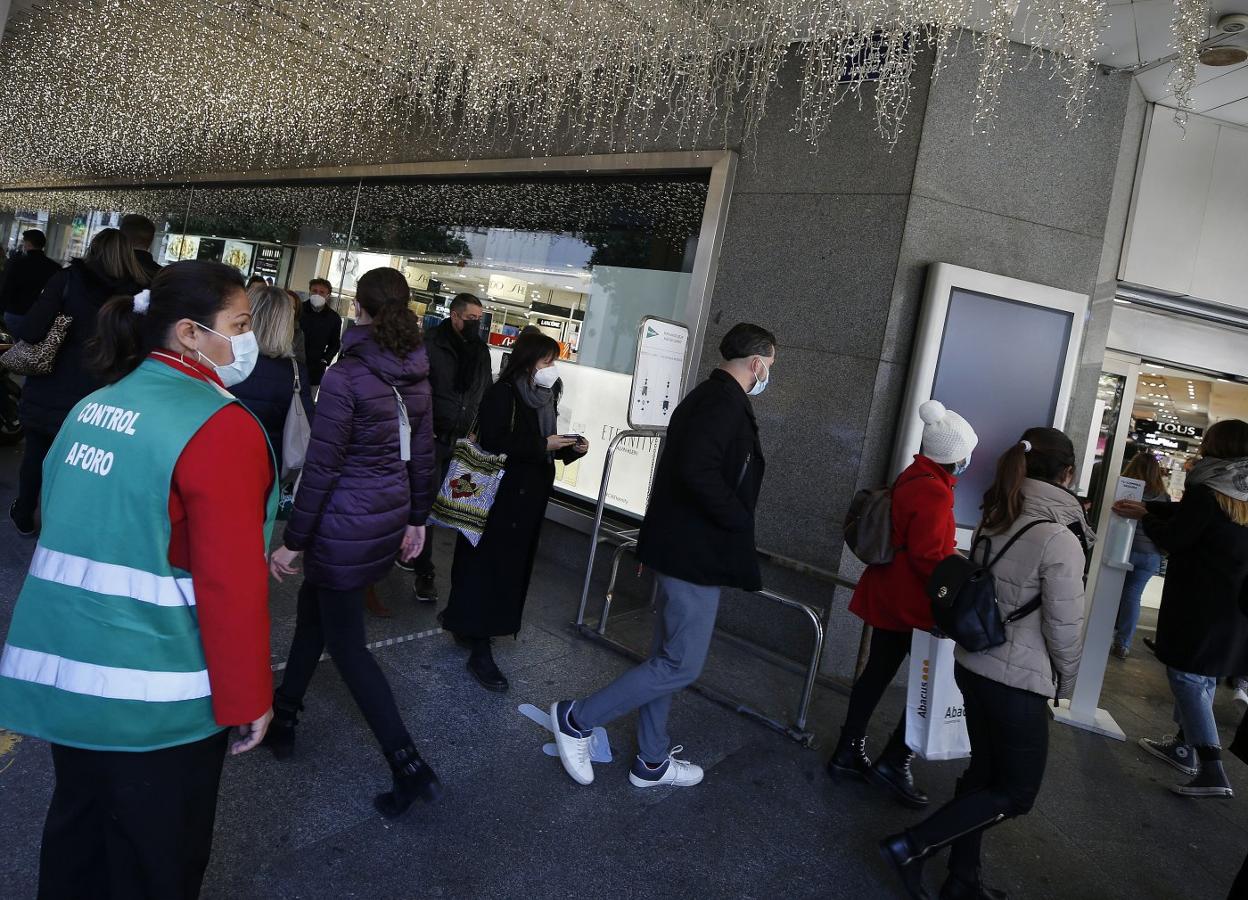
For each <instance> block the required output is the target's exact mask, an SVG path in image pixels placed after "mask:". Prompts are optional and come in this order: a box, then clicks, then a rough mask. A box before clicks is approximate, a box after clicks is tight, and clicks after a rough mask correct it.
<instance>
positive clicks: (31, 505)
mask: <svg viewBox="0 0 1248 900" xmlns="http://www.w3.org/2000/svg"><path fill="white" fill-rule="evenodd" d="M148 281H149V278H148V275H147V272H146V271H144V269H143V267H142V266H141V265H140V264H139V261H138V259H136V258H135V255H134V250H133V249H132V248H131V246H130V242H129V241H128V240H127V239H126V238H125V237H124V236H123V235H122V233H121V232H120V231H118V230H117V229H116V228H105V229H104V230H103V231H101V232H100V233H99V234H97V235H96V236H95V237H94V238H93V239H92V241H91V245H90V246H89V247H88V248H87V255H86V256H85V257H83V258H82V259H76V260H74V261H73V262H72V263H70V264H69V267H68V268H66V269H62V270H61V271H59V272H57V273H56V274H55V275H53V276H52V278H51V279H50V280H49V281H48V283H47V285H46V286H45V287H44V289H43V293H42V294H40V296H39V299H38V300H36V301H35V303H34V305H33V306H31V308H30V311H29V312H28V313H27V314H26V317H25V318H24V319H23V320H22V323H21V325H20V326H19V327H18V329H17V333H16V334H15V337H18V338H20V339H21V340H23V341H27V342H28V343H31V344H38V343H40V342H41V341H43V340H44V339H45V338H46V337H47V336H48V332H49V331H51V329H52V325H53V323H54V322H55V321H56V317H57V316H59V315H66V316H69V317H70V318H71V319H72V321H71V323H70V326H69V331H68V332H67V333H66V335H65V342H64V343H63V344H61V347H60V350H58V351H57V354H56V362H55V364H54V365H53V367H52V371H51V372H49V373H48V374H47V375H31V376H30V377H29V378H27V379H26V386H25V387H24V388H23V389H22V399H21V401H20V403H19V406H18V412H19V414H20V416H21V420H22V424H23V425H25V426H26V449H25V453H24V454H23V456H22V467H21V470H20V472H19V474H18V487H17V498H16V499H15V500H14V501H13V505H12V506H11V507H9V518H10V519H12V520H13V524H14V525H15V526H17V530H18V532H19V533H20V534H22V535H23V536H26V537H29V536H30V535H33V534H34V533H35V510H36V509H37V508H38V507H39V488H40V486H41V485H42V483H43V458H44V456H45V455H46V454H47V452H48V447H50V446H51V445H52V440H53V438H55V437H56V433H57V431H59V430H60V428H61V422H63V421H64V420H65V416H66V414H67V413H68V412H69V410H70V407H72V406H73V405H74V404H76V403H77V402H78V401H79V400H81V399H82V398H83V397H85V396H87V394H89V393H91V392H92V391H94V390H95V389H96V388H98V387H100V386H101V382H100V379H99V378H98V377H97V376H96V374H95V373H94V372H93V371H91V369H90V367H89V366H88V365H87V358H86V347H87V342H88V341H90V340H91V338H92V337H94V336H95V327H96V317H97V316H98V315H99V312H100V308H101V307H102V306H103V305H104V304H105V303H106V302H107V301H108V299H109V298H110V297H113V296H116V295H118V294H124V295H127V296H129V295H132V294H135V293H137V292H138V291H139V290H140V289H142V288H143V287H145V286H146V285H147V283H148Z"/></svg>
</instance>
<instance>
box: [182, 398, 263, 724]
mask: <svg viewBox="0 0 1248 900" xmlns="http://www.w3.org/2000/svg"><path fill="white" fill-rule="evenodd" d="M272 485H273V466H272V463H271V462H270V459H269V449H268V444H267V443H266V441H265V437H264V433H263V432H262V431H261V430H260V426H259V425H258V424H257V423H256V420H255V419H254V418H253V417H252V416H251V414H250V413H248V412H247V411H246V410H245V409H243V408H242V407H241V406H239V405H237V404H230V405H229V406H227V407H225V408H224V409H222V410H221V411H220V412H218V413H217V414H216V415H214V416H213V417H212V418H211V419H209V420H208V421H207V422H206V423H205V424H204V426H203V427H202V428H201V429H200V430H199V432H198V433H197V434H196V435H195V437H193V438H192V439H191V441H190V442H189V443H188V444H187V445H186V447H185V449H183V451H182V456H181V457H179V459H178V464H177V466H176V467H175V469H174V472H173V492H174V494H175V496H174V497H171V498H170V504H171V505H174V504H175V503H178V502H180V503H181V505H182V507H183V510H184V512H185V516H186V524H185V535H186V540H185V543H184V544H183V547H184V548H185V553H186V554H187V562H186V564H185V567H186V568H187V569H188V570H189V571H190V573H191V582H192V584H193V585H194V587H195V603H196V609H197V613H198V616H199V631H200V639H201V640H202V641H203V645H204V657H205V658H206V660H207V663H208V680H209V683H210V684H211V685H212V709H213V714H214V715H215V716H216V720H217V723H218V724H219V725H242V724H244V723H247V722H253V721H255V720H256V719H258V718H260V716H262V715H264V712H265V710H267V709H268V708H269V706H270V705H271V704H272V702H273V676H272V672H271V670H270V657H269V573H268V565H267V562H266V557H267V551H268V548H267V547H266V546H265V543H264V516H265V505H266V502H267V500H268V495H269V491H270V490H271V488H272ZM171 549H172V548H171ZM172 556H173V553H172V552H171V557H172Z"/></svg>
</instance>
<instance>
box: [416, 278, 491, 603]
mask: <svg viewBox="0 0 1248 900" xmlns="http://www.w3.org/2000/svg"><path fill="white" fill-rule="evenodd" d="M482 315H483V310H482V307H481V301H480V300H479V299H477V298H476V297H475V296H473V295H472V294H456V295H455V298H454V299H452V300H451V314H450V316H449V317H447V318H446V319H444V320H443V321H442V324H440V325H439V326H438V327H437V328H435V329H433V331H432V332H430V334H429V336H428V338H427V339H426V341H425V348H426V349H427V350H428V351H429V383H430V386H431V387H432V388H433V434H434V450H435V452H436V453H437V464H438V465H437V470H436V472H437V482H438V486H439V487H440V486H441V484H442V480H443V479H444V478H446V472H447V469H448V468H449V467H450V464H451V454H452V453H453V452H454V450H455V442H456V441H458V440H459V439H460V438H462V437H464V436H465V435H467V434H468V432H469V430H470V429H471V428H472V425H473V422H474V421H475V420H476V418H477V408H478V407H479V406H480V405H481V397H482V395H483V394H484V393H485V389H486V388H487V387H489V386H490V383H491V366H490V351H489V348H488V346H487V345H486V343H485V340H484V337H485V336H484V335H482V334H481V318H482ZM396 565H398V566H399V567H400V568H403V569H408V570H409V571H412V572H415V573H416V583H415V585H414V587H413V591H414V593H415V595H416V598H417V599H418V600H420V601H421V602H422V603H436V602H437V601H438V588H437V582H436V580H435V577H434V575H435V573H434V566H433V541H432V540H428V541H425V546H424V549H423V550H422V551H421V553H420V555H419V556H417V557H416V558H415V559H413V560H412V561H411V562H410V563H402V562H396Z"/></svg>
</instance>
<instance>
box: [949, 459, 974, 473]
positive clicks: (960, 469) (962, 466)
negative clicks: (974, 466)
mask: <svg viewBox="0 0 1248 900" xmlns="http://www.w3.org/2000/svg"><path fill="white" fill-rule="evenodd" d="M970 467H971V458H970V457H969V456H968V457H967V458H966V459H964V460H962V462H960V463H958V464H957V465H956V466H954V467H953V475H954V477H955V478H961V477H962V476H963V475H965V474H966V470H967V469H969V468H970Z"/></svg>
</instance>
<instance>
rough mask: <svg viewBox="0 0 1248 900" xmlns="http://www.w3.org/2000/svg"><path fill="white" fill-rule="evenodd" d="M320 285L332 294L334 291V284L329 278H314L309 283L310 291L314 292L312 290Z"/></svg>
mask: <svg viewBox="0 0 1248 900" xmlns="http://www.w3.org/2000/svg"><path fill="white" fill-rule="evenodd" d="M318 285H319V286H320V287H325V288H329V290H330V292H331V293H332V292H333V290H334V283H333V282H332V281H330V280H329V279H328V278H313V279H312V280H311V281H309V282H308V290H312V288H314V287H317V286H318Z"/></svg>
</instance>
